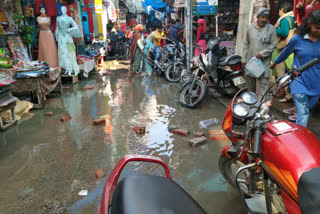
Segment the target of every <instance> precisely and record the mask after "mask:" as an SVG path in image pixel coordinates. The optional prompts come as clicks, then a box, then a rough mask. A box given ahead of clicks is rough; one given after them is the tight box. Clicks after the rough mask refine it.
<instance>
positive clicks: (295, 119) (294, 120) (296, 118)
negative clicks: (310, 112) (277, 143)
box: [288, 113, 298, 122]
mask: <svg viewBox="0 0 320 214" xmlns="http://www.w3.org/2000/svg"><path fill="white" fill-rule="evenodd" d="M288 120H289V121H291V122H296V121H297V120H298V114H297V113H295V114H293V115H290V116H289V117H288Z"/></svg>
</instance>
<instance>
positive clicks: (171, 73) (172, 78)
mask: <svg viewBox="0 0 320 214" xmlns="http://www.w3.org/2000/svg"><path fill="white" fill-rule="evenodd" d="M184 67H185V66H184V65H181V64H178V65H175V64H174V63H172V64H170V65H169V67H168V69H167V70H166V79H167V80H168V81H169V82H175V83H176V82H179V81H180V80H181V74H182V71H183V69H184Z"/></svg>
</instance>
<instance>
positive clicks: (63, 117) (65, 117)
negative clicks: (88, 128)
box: [60, 116, 72, 122]
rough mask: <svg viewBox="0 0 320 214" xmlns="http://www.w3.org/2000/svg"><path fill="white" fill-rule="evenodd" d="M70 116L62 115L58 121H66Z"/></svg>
mask: <svg viewBox="0 0 320 214" xmlns="http://www.w3.org/2000/svg"><path fill="white" fill-rule="evenodd" d="M71 118H72V117H71V116H62V117H61V118H60V121H61V122H68V121H69V120H71Z"/></svg>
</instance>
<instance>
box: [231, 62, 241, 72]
mask: <svg viewBox="0 0 320 214" xmlns="http://www.w3.org/2000/svg"><path fill="white" fill-rule="evenodd" d="M230 67H231V70H232V71H239V70H241V68H242V64H241V63H239V64H236V65H231V66H230Z"/></svg>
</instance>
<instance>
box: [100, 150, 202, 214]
mask: <svg viewBox="0 0 320 214" xmlns="http://www.w3.org/2000/svg"><path fill="white" fill-rule="evenodd" d="M132 161H143V162H152V163H157V164H160V165H162V167H163V168H164V170H165V173H166V177H161V176H152V175H138V176H129V177H126V178H124V179H122V180H121V181H120V182H119V183H118V179H119V177H120V174H121V172H122V170H123V168H124V167H125V165H126V164H127V163H129V162H132ZM97 213H98V214H109V213H112V214H114V213H116V214H136V213H139V214H151V213H167V214H169V213H183V214H204V213H206V212H205V211H204V210H203V209H202V208H201V207H200V205H199V204H198V203H197V202H196V201H195V200H194V199H193V198H192V197H191V196H190V195H189V194H188V193H187V192H186V191H184V190H183V189H182V188H181V187H180V186H179V185H178V184H177V183H175V182H174V181H173V180H172V176H171V174H170V171H169V168H168V166H167V165H166V164H165V163H164V162H163V161H162V160H161V159H160V158H157V157H152V156H147V155H127V156H125V157H123V158H122V159H121V160H120V161H119V162H118V163H117V165H116V166H115V167H114V169H113V170H112V172H111V174H110V176H109V178H108V181H107V183H106V185H105V187H104V190H103V194H102V198H101V202H100V206H99V208H98V211H97Z"/></svg>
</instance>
